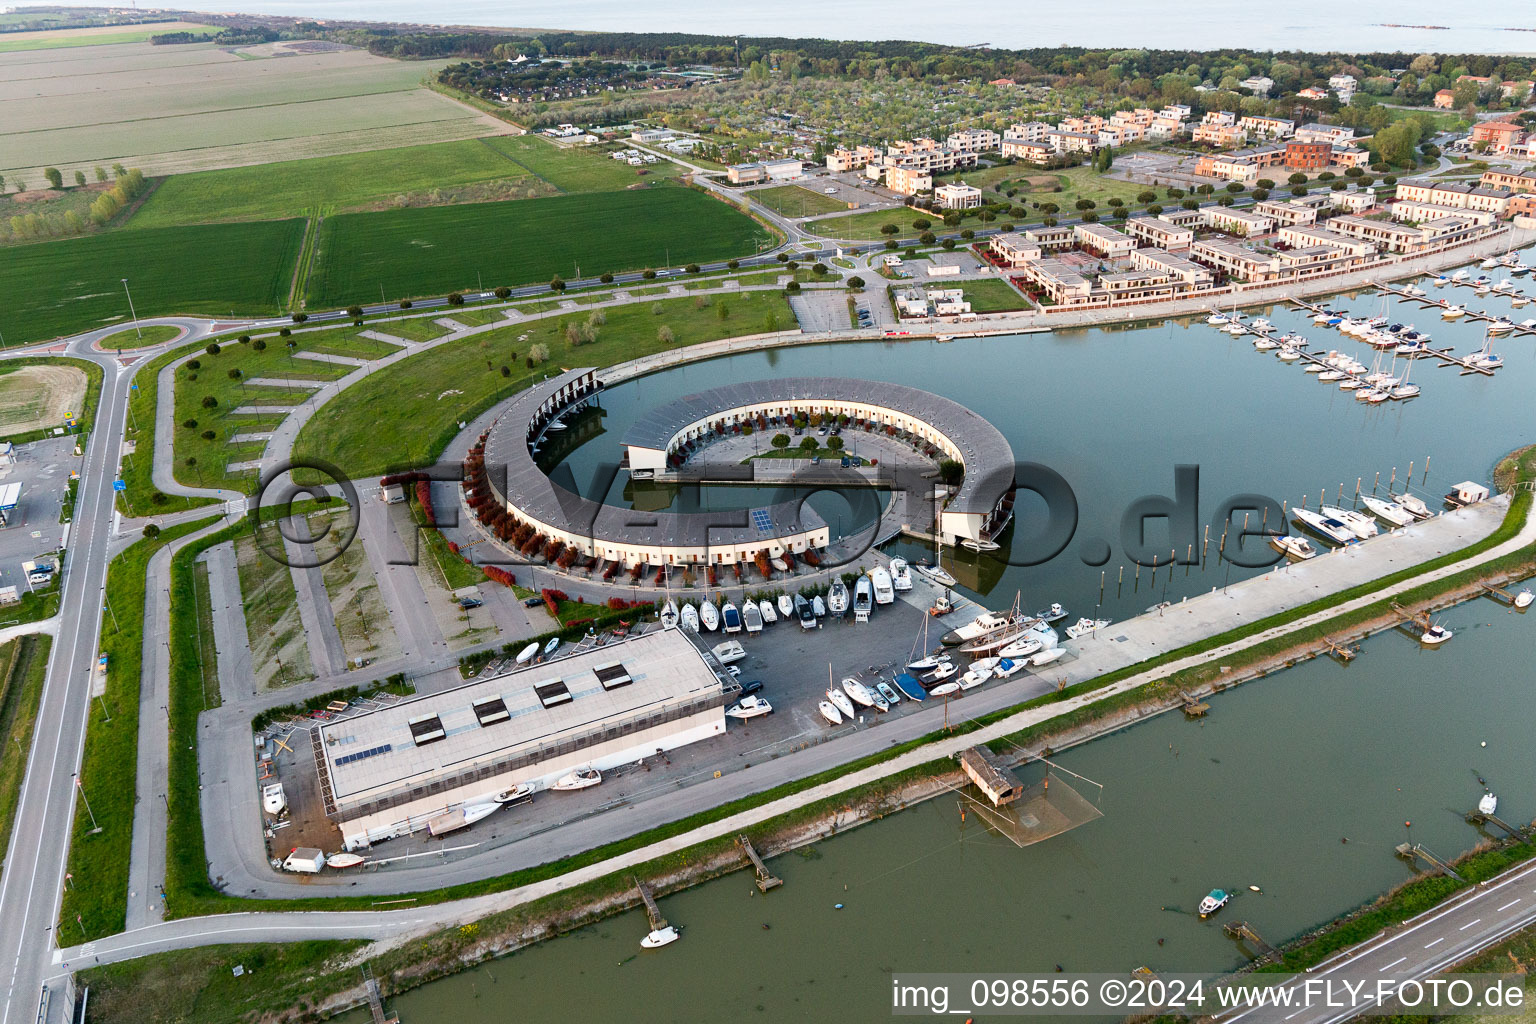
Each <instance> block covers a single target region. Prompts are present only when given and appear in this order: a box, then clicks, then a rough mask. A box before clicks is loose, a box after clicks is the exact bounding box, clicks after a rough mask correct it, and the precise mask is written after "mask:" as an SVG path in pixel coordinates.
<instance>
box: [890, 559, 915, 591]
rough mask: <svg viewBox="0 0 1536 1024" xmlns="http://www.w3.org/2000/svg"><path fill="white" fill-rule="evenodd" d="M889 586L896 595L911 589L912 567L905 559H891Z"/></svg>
mask: <svg viewBox="0 0 1536 1024" xmlns="http://www.w3.org/2000/svg"><path fill="white" fill-rule="evenodd" d="M891 586H893V587H895V588H896V592H897V593H900V592H901V591H903V590H911V589H912V567H911V566H909V565H908V564H907V560H906V559H905V558H893V559H891Z"/></svg>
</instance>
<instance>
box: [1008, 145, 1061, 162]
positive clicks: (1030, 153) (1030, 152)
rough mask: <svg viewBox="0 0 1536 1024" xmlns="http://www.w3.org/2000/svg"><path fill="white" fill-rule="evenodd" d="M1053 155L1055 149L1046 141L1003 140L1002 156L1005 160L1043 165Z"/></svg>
mask: <svg viewBox="0 0 1536 1024" xmlns="http://www.w3.org/2000/svg"><path fill="white" fill-rule="evenodd" d="M1055 155H1056V150H1054V149H1052V148H1051V146H1050V144H1049V143H1046V142H1024V141H1022V140H1014V139H1004V140H1003V157H1004V159H1007V160H1023V161H1024V162H1025V163H1029V164H1041V165H1043V164H1045V163H1046V162H1047V161H1049V160H1050V159H1051V157H1053V156H1055Z"/></svg>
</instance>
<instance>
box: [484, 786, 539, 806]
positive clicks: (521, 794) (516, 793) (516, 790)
mask: <svg viewBox="0 0 1536 1024" xmlns="http://www.w3.org/2000/svg"><path fill="white" fill-rule="evenodd" d="M531 796H533V787H532V786H530V785H529V784H528V783H526V782H519V783H518V784H517V785H515V786H513V787H512V788H511V789H504V790H502V791H501V792H500V793H497V794H496V795H495V796H493V797H491V799H492V800H494V801H495V802H496V803H498V804H515V803H517V802H518V801H519V800H527V799H528V798H529V797H531Z"/></svg>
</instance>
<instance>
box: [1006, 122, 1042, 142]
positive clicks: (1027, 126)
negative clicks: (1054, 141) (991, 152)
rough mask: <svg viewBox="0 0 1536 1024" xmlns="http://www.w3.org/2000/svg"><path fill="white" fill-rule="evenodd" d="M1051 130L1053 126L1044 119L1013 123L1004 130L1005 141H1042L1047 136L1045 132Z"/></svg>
mask: <svg viewBox="0 0 1536 1024" xmlns="http://www.w3.org/2000/svg"><path fill="white" fill-rule="evenodd" d="M1050 130H1051V126H1050V125H1048V124H1046V123H1045V122H1044V121H1027V122H1025V123H1023V124H1011V125H1009V126H1008V128H1007V130H1006V131H1004V132H1003V141H1004V142H1040V141H1041V140H1043V139H1044V138H1045V133H1046V132H1048V131H1050Z"/></svg>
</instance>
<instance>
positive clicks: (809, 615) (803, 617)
mask: <svg viewBox="0 0 1536 1024" xmlns="http://www.w3.org/2000/svg"><path fill="white" fill-rule="evenodd" d="M795 616H796V617H797V618H799V620H800V628H801V629H815V628H816V613H815V612H814V611H813V610H812V609H811V602H809V601H807V600H806V599H805V595H804V594H796V595H795Z"/></svg>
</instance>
